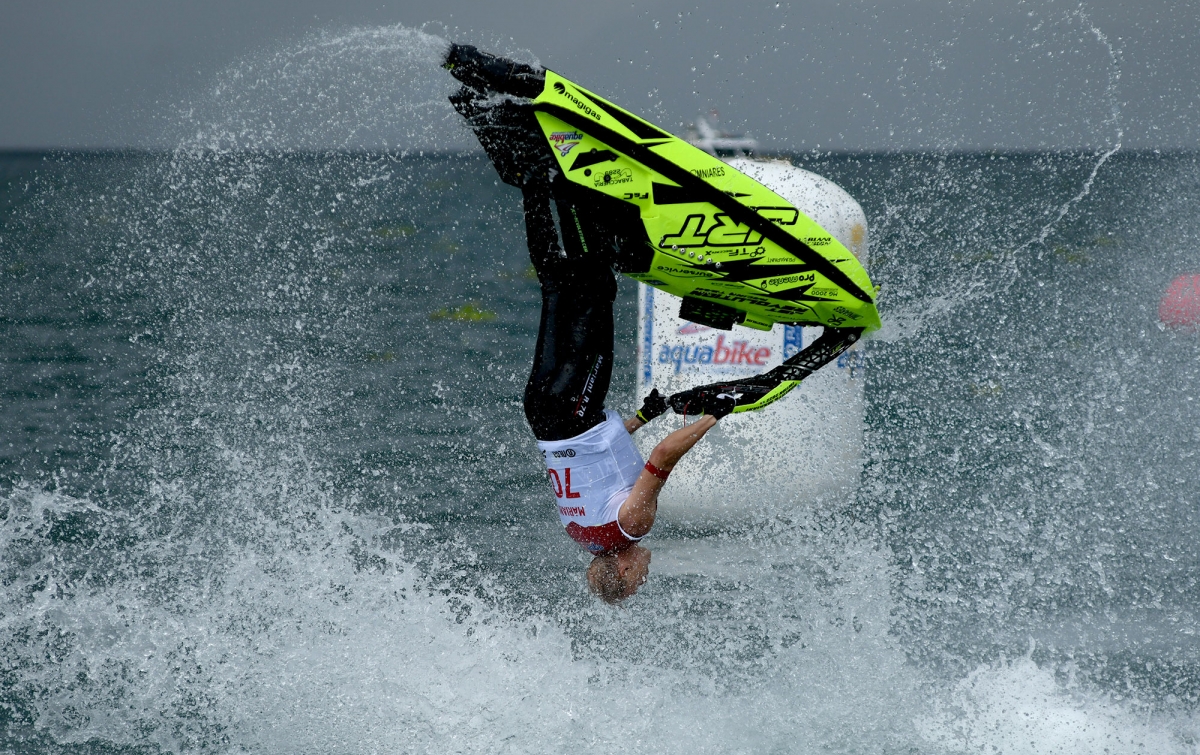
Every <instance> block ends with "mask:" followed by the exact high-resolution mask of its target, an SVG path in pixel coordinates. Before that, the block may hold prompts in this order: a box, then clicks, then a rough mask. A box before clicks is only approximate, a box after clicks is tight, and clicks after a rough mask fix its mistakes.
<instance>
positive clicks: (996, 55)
mask: <svg viewBox="0 0 1200 755" xmlns="http://www.w3.org/2000/svg"><path fill="white" fill-rule="evenodd" d="M1081 9H1082V10H1081ZM427 23H428V24H430V26H428V27H426V28H427V30H428V31H431V32H433V33H437V34H442V35H444V36H450V37H451V38H456V39H461V40H464V41H472V42H475V43H477V44H480V45H481V46H485V47H492V48H500V49H507V50H510V51H511V50H518V49H526V50H529V51H531V52H532V53H533V54H535V55H536V56H537V57H538V58H539V59H540V60H541V62H542V63H543V64H545V65H547V66H549V67H551V68H554V69H555V70H558V71H560V72H562V73H563V74H565V75H567V76H569V77H571V78H573V79H575V80H577V81H578V82H579V83H580V84H582V85H584V86H586V87H588V88H589V89H592V90H594V91H596V92H598V93H600V94H602V95H605V96H607V97H609V98H610V99H612V100H614V101H616V102H617V103H619V104H622V105H624V106H626V107H629V108H630V109H633V110H635V111H637V112H640V113H643V114H645V115H647V116H648V117H650V118H651V119H652V120H655V121H658V122H660V123H662V124H663V125H664V126H667V127H668V128H671V129H675V130H677V131H678V130H679V129H680V128H681V127H682V125H683V124H685V123H687V122H689V121H691V120H692V118H693V117H694V116H695V115H697V114H699V113H702V112H705V111H707V110H708V109H709V108H712V107H716V108H718V109H719V110H720V112H721V115H722V122H723V124H724V125H725V126H726V127H727V128H730V129H732V130H737V131H748V132H751V133H752V134H754V135H755V136H757V137H759V138H760V139H761V140H762V141H763V142H764V143H766V144H768V145H771V146H773V147H777V148H792V149H813V148H818V147H819V148H821V149H914V148H931V147H932V148H951V149H980V148H1071V147H1080V146H1086V147H1093V148H1095V147H1105V146H1108V145H1110V144H1112V143H1114V141H1115V139H1116V138H1117V134H1118V129H1120V131H1121V132H1122V133H1123V137H1122V143H1123V145H1124V146H1125V147H1127V148H1177V147H1188V148H1196V147H1200V83H1198V81H1200V77H1198V76H1197V74H1196V72H1197V71H1200V5H1198V4H1196V3H1195V2H1182V1H1175V0H1146V1H1141V2H1137V3H1134V2H1132V1H1130V0H1125V1H1124V2H1121V1H1119V0H1096V1H1095V2H1089V3H1087V4H1086V5H1083V6H1081V5H1079V4H1078V3H1075V2H1050V1H1047V0H1039V2H1015V1H1014V2H982V1H981V2H973V3H972V2H953V3H948V2H944V1H942V2H927V1H924V0H918V1H910V0H905V1H900V0H895V1H888V2H830V1H827V0H812V1H811V2H807V3H797V2H791V3H789V2H779V3H776V2H774V0H768V1H767V2H759V1H758V0H751V1H750V2H729V1H728V0H722V2H716V1H715V0H700V1H699V2H692V3H681V2H674V1H673V0H634V2H629V1H628V0H625V1H624V2H616V3H612V2H608V1H607V0H603V1H598V2H591V3H577V2H562V1H560V2H535V1H534V0H521V1H520V2H487V3H483V2H478V1H476V2H466V1H465V0H436V1H434V0H409V1H407V2H380V1H379V0H371V1H368V0H340V1H339V2H337V3H330V2H319V1H318V0H209V1H208V2H203V3H200V2H182V1H180V0H109V1H108V2H103V3H101V2H96V1H95V0H8V1H7V2H6V3H4V4H3V6H2V7H0V70H2V71H3V72H4V75H3V76H0V103H3V104H2V105H0V147H10V148H11V147H45V146H58V147H64V146H65V147H79V146H122V145H144V146H166V145H169V144H170V143H171V140H172V139H173V138H174V137H173V136H171V135H170V134H171V133H172V129H171V123H170V121H171V120H172V118H174V117H175V116H174V115H173V114H174V113H176V112H177V110H178V109H179V107H180V106H182V105H184V104H185V103H187V102H189V101H190V100H191V99H192V98H194V96H195V95H196V93H197V92H202V91H205V90H206V88H211V87H212V86H213V83H214V82H216V81H218V80H219V77H220V75H221V72H222V71H226V72H227V71H228V70H230V69H231V68H232V69H236V68H237V66H238V65H240V64H241V61H245V60H247V59H249V58H253V57H254V56H260V57H261V56H262V55H264V54H265V51H270V50H278V49H281V48H287V46H288V45H295V44H296V43H297V42H298V41H299V40H301V39H302V38H304V37H305V35H308V34H311V33H313V32H314V31H318V30H322V29H325V30H337V29H344V28H345V27H348V26H364V25H365V26H376V25H395V24H404V25H407V26H420V25H422V24H427ZM1101 36H1103V37H1105V38H1106V39H1107V40H1108V42H1109V43H1110V44H1111V46H1112V48H1113V50H1114V56H1115V58H1114V57H1110V53H1109V49H1108V47H1106V46H1105V44H1104V43H1103V42H1102V40H1101V39H1100V37H1101ZM1114 59H1115V63H1114ZM321 85H322V86H325V87H329V88H331V89H332V88H338V87H340V86H341V85H339V83H338V82H337V81H336V77H335V78H334V79H328V78H326V79H322V84H321ZM351 85H352V84H350V83H349V82H347V83H346V86H351ZM1114 114H1115V116H1116V117H1115V118H1114ZM372 133H373V134H374V135H373V136H370V137H364V138H365V139H366V140H367V141H370V140H371V139H375V138H378V139H380V140H382V141H385V142H387V143H389V144H397V143H399V142H401V141H402V140H403V137H402V136H398V135H391V136H389V135H387V134H383V135H382V136H381V135H380V134H378V133H375V132H372Z"/></svg>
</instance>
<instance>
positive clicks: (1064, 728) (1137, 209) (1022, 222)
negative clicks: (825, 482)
mask: <svg viewBox="0 0 1200 755" xmlns="http://www.w3.org/2000/svg"><path fill="white" fill-rule="evenodd" d="M437 49H438V40H436V39H431V38H428V37H426V36H425V35H421V34H418V33H415V32H411V31H409V30H402V29H400V30H398V29H376V30H359V31H356V32H354V33H351V34H343V35H340V36H339V35H330V36H326V37H318V38H315V39H313V40H310V41H309V42H306V43H305V44H304V45H301V46H299V47H293V48H287V49H285V50H283V51H282V52H277V53H271V54H269V55H264V56H263V57H261V58H259V59H256V60H253V61H249V62H247V63H246V64H244V65H242V66H239V67H237V68H235V69H233V70H232V71H231V72H229V73H228V74H227V75H225V76H224V77H222V78H221V79H220V81H218V82H216V83H215V84H214V86H213V87H212V90H211V91H209V92H207V93H205V94H204V95H203V96H201V97H199V98H198V101H197V102H196V103H194V104H193V105H192V106H189V107H188V108H181V109H180V111H179V112H178V113H177V114H176V115H175V116H173V120H170V121H169V128H168V129H167V130H168V131H171V130H172V129H173V130H174V131H173V133H175V136H174V138H175V139H176V140H177V144H178V146H177V147H176V148H174V149H171V150H165V151H160V152H129V153H96V154H89V153H54V154H22V155H6V156H4V157H3V158H0V171H2V172H0V177H2V179H3V183H2V184H0V222H2V226H0V276H2V277H0V281H2V283H0V292H2V296H0V317H2V320H0V334H2V335H0V365H2V368H0V369H2V370H3V373H2V375H3V387H4V399H3V402H0V575H2V582H0V585H2V589H0V749H3V751H6V752H70V753H101V752H103V753H154V752H220V753H225V752H231V753H232V752H256V753H257V752H262V753H331V752H345V753H393V752H395V753H406V752H415V753H423V752H431V753H443V752H480V753H496V752H513V753H522V752H539V753H540V752H566V751H569V750H586V751H601V750H605V749H610V748H629V749H633V750H636V751H641V752H651V753H673V752H679V753H683V752H720V753H739V752H744V753H764V752H778V753H817V752H845V753H897V752H904V753H957V752H972V753H974V752H986V753H994V752H1004V753H1009V752H1012V753H1049V752H1071V753H1093V752H1094V753H1126V752H1154V753H1172V752H1180V753H1186V752H1195V751H1197V749H1198V748H1200V745H1198V744H1197V743H1198V742H1200V739H1198V738H1200V717H1198V716H1197V710H1198V708H1200V639H1198V638H1197V630H1198V625H1197V616H1196V608H1195V607H1196V605H1197V598H1198V597H1200V587H1198V586H1197V574H1198V570H1197V569H1198V566H1200V564H1198V557H1197V552H1196V545H1195V544H1196V542H1197V540H1198V539H1200V523H1198V522H1197V513H1196V503H1197V495H1196V485H1197V481H1198V480H1200V455H1198V453H1197V451H1196V447H1197V441H1198V440H1200V430H1198V429H1197V428H1200V406H1197V405H1198V404H1200V398H1197V397H1198V395H1200V394H1198V392H1197V385H1198V382H1197V379H1198V377H1200V340H1197V337H1196V335H1195V334H1188V333H1177V332H1172V331H1167V330H1164V329H1162V328H1161V327H1159V326H1158V325H1157V323H1156V321H1155V313H1156V308H1157V302H1158V297H1159V296H1160V294H1161V292H1162V291H1163V290H1164V289H1165V286H1166V284H1167V282H1168V281H1169V280H1170V279H1171V277H1173V275H1175V274H1176V273H1178V272H1183V271H1188V270H1194V269H1195V268H1196V267H1197V266H1200V213H1198V212H1197V210H1196V208H1197V206H1200V205H1198V203H1197V202H1198V200H1200V165H1198V159H1200V158H1198V156H1197V155H1195V154H1191V153H1173V154H1158V153H1152V152H1146V153H1130V152H1121V151H1115V152H1113V151H1112V150H1097V151H1095V152H1081V153H1071V154H1063V153H1020V154H1017V153H987V154H962V153H938V154H854V155H828V154H804V155H795V156H793V158H792V159H793V160H795V161H796V162H797V164H799V165H801V166H802V167H805V168H807V169H810V170H813V171H815V172H818V173H820V174H822V175H826V176H828V177H830V178H832V179H833V180H834V181H836V182H838V183H839V184H841V185H842V186H844V187H845V188H846V189H847V190H849V191H850V193H851V194H852V195H854V196H855V197H856V198H857V199H858V200H859V201H860V202H861V203H862V205H863V207H864V208H865V209H866V211H867V214H868V217H869V220H870V223H871V227H872V236H873V239H874V243H873V249H872V250H871V259H870V269H871V272H872V276H873V279H874V280H876V281H877V282H880V283H882V285H883V294H882V298H881V311H882V313H883V318H884V321H885V328H884V330H883V331H882V332H881V333H880V334H879V335H878V336H876V337H875V338H873V339H872V340H871V341H870V342H869V343H867V344H866V346H867V358H866V373H865V374H866V379H867V394H866V396H867V405H868V410H867V418H866V419H867V437H866V447H865V449H864V458H865V469H864V472H863V476H862V481H861V485H860V486H859V488H858V489H857V490H856V491H854V492H853V493H852V494H851V495H847V496H830V497H829V498H827V499H824V500H796V501H794V505H792V506H790V507H783V508H780V507H777V506H772V507H769V508H767V507H759V506H757V505H756V504H757V502H758V499H759V497H760V496H761V495H762V492H761V491H757V490H755V489H753V488H752V487H748V486H739V485H738V481H737V480H736V479H733V480H722V481H721V484H722V485H724V486H726V487H727V488H728V489H729V490H730V491H731V492H730V495H732V496H736V497H737V499H738V501H739V502H740V503H741V504H742V505H744V506H745V507H746V508H747V509H748V510H749V511H750V512H751V514H750V515H749V516H748V517H744V518H742V519H740V520H739V521H738V522H737V524H736V525H731V526H730V527H721V526H720V525H719V524H717V525H706V527H705V528H703V529H697V528H688V527H686V526H682V525H680V524H679V523H674V522H671V521H663V522H660V523H659V526H658V527H657V528H656V531H655V533H654V537H652V538H651V539H650V540H649V541H648V542H649V545H650V547H651V549H652V550H653V552H654V562H653V568H652V576H651V578H650V580H649V582H648V583H647V584H646V586H645V587H644V588H643V589H642V590H641V592H640V593H639V594H638V595H637V596H636V597H635V598H633V599H631V600H630V601H628V602H627V603H626V605H625V606H623V607H621V608H612V607H609V606H606V605H604V604H601V603H599V602H598V601H596V600H595V599H594V598H592V597H590V596H589V595H588V593H587V590H586V587H585V584H584V581H583V578H582V575H583V569H584V567H585V565H586V561H587V559H586V557H585V556H584V555H583V554H582V552H580V551H579V549H578V548H576V547H575V546H574V545H573V544H572V543H571V542H570V541H569V540H568V539H567V538H566V537H565V536H564V534H563V533H562V531H561V527H560V525H559V524H558V522H557V517H556V516H555V514H554V508H553V505H552V498H551V497H550V494H549V491H548V489H547V487H546V482H545V476H544V469H543V467H542V466H541V465H540V463H539V459H538V456H537V453H536V450H535V447H534V445H533V442H532V439H531V438H530V436H529V432H528V430H527V428H526V426H525V424H524V417H523V412H522V408H521V395H522V391H523V387H524V381H525V377H526V374H527V370H528V367H529V364H530V359H531V355H532V349H533V343H534V338H535V335H536V329H537V322H538V307H539V294H538V288H537V283H536V280H535V279H534V277H533V276H532V275H531V269H530V266H529V263H528V260H527V257H526V253H525V250H524V236H523V228H522V216H521V212H520V202H519V196H518V194H517V192H516V191H515V190H513V189H511V188H509V187H506V186H504V185H503V184H500V183H499V182H498V180H497V178H496V176H495V173H494V171H493V170H492V168H491V167H490V166H489V165H488V163H487V162H486V160H485V159H483V158H482V156H481V155H479V154H478V153H472V152H467V153H459V152H457V151H456V150H458V149H459V148H460V147H463V146H465V145H469V143H470V142H469V135H467V134H466V133H465V132H464V131H463V129H462V128H461V126H459V125H458V123H457V121H456V120H455V116H454V114H453V112H452V111H451V110H450V109H449V107H448V105H446V104H445V99H444V98H445V95H446V94H448V93H449V92H450V91H451V90H452V82H450V81H448V80H447V77H445V76H444V74H443V73H442V72H441V71H439V70H438V69H437V67H436V50H437ZM397 71H400V72H401V73H403V75H402V76H399V75H398V74H396V72H397ZM397 77H398V78H397ZM385 81H390V82H391V83H392V84H396V82H397V81H399V82H400V84H402V86H400V84H397V86H399V89H396V90H387V91H384V89H382V87H383V84H384V83H385ZM297 109H300V110H303V113H302V114H301V115H296V112H297ZM289 119H298V120H289ZM294 122H303V123H304V124H306V126H305V128H304V129H302V130H297V129H295V128H294V127H289V126H288V124H289V123H294ZM393 122H396V123H400V124H401V128H402V129H405V128H407V129H408V131H407V133H406V141H405V146H398V147H396V148H395V149H386V150H378V151H362V150H354V149H350V147H352V146H353V145H354V143H355V139H356V138H357V137H356V136H355V130H356V129H360V128H364V127H368V126H371V125H372V124H374V125H377V126H379V127H381V128H382V127H383V124H391V123H393ZM306 140H307V141H306ZM331 143H333V144H335V145H344V146H345V147H346V148H338V149H330V148H329V146H328V145H329V144H331ZM413 145H416V146H413ZM1097 166H1099V169H1097ZM1089 182H1090V183H1089ZM1085 189H1086V190H1085ZM635 298H636V297H635V292H634V289H633V287H632V286H631V285H629V284H628V283H627V282H623V283H622V286H621V289H620V295H619V299H618V303H617V323H616V325H617V355H616V356H617V370H616V372H615V374H614V385H613V389H612V391H611V393H610V397H609V406H610V407H611V408H616V409H618V410H621V411H623V412H628V411H630V410H631V409H633V408H634V407H635V406H636V404H637V397H635V396H634V395H633V386H634V373H633V361H634V348H635V346H634V333H635V330H636V323H635V319H634V318H635V312H634V309H635V307H634V301H635ZM800 390H803V389H802V388H801V389H800ZM660 421H667V422H672V421H675V420H672V419H670V418H667V419H665V420H660ZM715 432H720V429H719V428H718V429H717V430H716V431H715ZM685 463H686V461H685ZM778 484H779V485H780V486H786V485H787V484H788V479H787V477H786V476H782V477H781V478H780V480H779V481H778Z"/></svg>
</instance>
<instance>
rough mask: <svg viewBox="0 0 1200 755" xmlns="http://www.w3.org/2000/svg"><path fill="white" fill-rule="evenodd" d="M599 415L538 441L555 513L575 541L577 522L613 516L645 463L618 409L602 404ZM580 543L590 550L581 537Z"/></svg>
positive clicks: (589, 523)
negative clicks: (566, 433)
mask: <svg viewBox="0 0 1200 755" xmlns="http://www.w3.org/2000/svg"><path fill="white" fill-rule="evenodd" d="M604 417H605V419H604V422H601V423H600V424H598V425H596V426H595V427H593V428H592V429H590V430H588V431H587V432H585V433H583V434H581V435H576V436H575V437H574V438H568V439H566V440H553V441H539V442H538V448H539V449H540V450H541V452H542V456H543V457H545V460H546V475H547V476H548V477H549V478H550V487H551V489H552V490H553V492H554V498H555V502H556V503H557V504H558V516H559V518H560V519H561V520H562V523H563V526H564V527H566V528H567V532H568V533H570V534H571V537H573V538H575V539H576V540H579V541H580V542H581V543H584V540H583V539H581V538H580V537H579V536H577V533H578V531H579V529H580V528H584V529H590V528H593V527H603V526H604V525H610V524H612V523H614V522H616V521H617V514H618V513H619V512H620V510H621V504H622V503H624V502H625V499H626V498H628V497H629V493H630V491H631V490H633V483H634V482H636V481H637V478H638V475H640V474H641V472H642V467H644V466H645V462H644V461H643V460H642V455H641V454H640V453H638V450H637V447H636V446H634V445H633V438H632V437H631V436H630V435H629V433H628V432H627V431H626V430H625V424H624V423H623V422H622V421H621V417H620V415H618V414H617V413H616V412H614V411H612V410H606V411H605V412H604ZM619 526H620V525H618V528H619ZM580 534H582V533H580ZM621 534H624V533H621ZM625 537H627V538H629V540H637V539H638V538H633V537H629V536H628V535H625ZM584 547H586V548H588V550H592V551H596V549H595V548H592V547H589V546H588V544H587V543H584Z"/></svg>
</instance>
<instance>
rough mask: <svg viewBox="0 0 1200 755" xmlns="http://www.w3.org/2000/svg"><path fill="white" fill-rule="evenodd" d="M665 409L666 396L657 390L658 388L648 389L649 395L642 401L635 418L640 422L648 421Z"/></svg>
mask: <svg viewBox="0 0 1200 755" xmlns="http://www.w3.org/2000/svg"><path fill="white" fill-rule="evenodd" d="M666 410H667V397H666V396H664V395H662V394H661V393H659V392H658V389H657V388H655V389H654V390H652V391H650V395H649V396H647V397H646V398H645V400H644V401H642V408H641V409H638V410H637V418H638V419H640V420H641V421H642V422H649V421H650V420H652V419H654V418H655V417H657V416H659V415H660V414H662V413H663V412H665V411H666Z"/></svg>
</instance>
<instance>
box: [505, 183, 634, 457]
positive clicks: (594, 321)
mask: <svg viewBox="0 0 1200 755" xmlns="http://www.w3.org/2000/svg"><path fill="white" fill-rule="evenodd" d="M523 192H524V198H525V229H526V233H527V238H528V243H529V258H530V260H532V262H533V266H534V269H535V270H537V276H538V281H539V282H540V283H541V285H542V319H541V324H540V325H539V326H538V339H537V348H536V351H535V352H534V357H533V370H532V371H531V372H530V374H529V382H528V383H526V385H525V417H526V419H527V420H528V421H529V426H530V427H531V428H532V429H533V434H534V436H535V437H537V439H538V440H564V439H566V438H572V437H575V436H576V435H580V434H582V433H585V432H587V431H588V430H590V429H591V428H593V427H595V426H596V425H598V424H600V423H601V422H603V421H604V399H605V397H606V396H607V395H608V386H609V382H610V381H611V379H612V361H613V300H614V299H615V298H616V295H617V282H616V279H615V277H614V274H613V270H612V268H611V267H610V266H609V265H608V263H607V262H606V261H605V260H604V259H603V258H602V257H601V255H600V250H595V249H593V250H587V251H585V250H584V248H583V244H581V243H580V240H579V237H578V236H576V235H575V234H573V233H564V234H563V244H560V243H559V240H558V234H557V232H556V231H555V227H554V220H553V218H552V216H551V213H550V192H549V185H548V182H542V181H537V182H536V183H534V184H533V185H530V184H527V185H526V186H525V187H523ZM558 208H559V213H560V217H563V216H566V215H568V213H569V212H570V208H569V206H568V205H567V204H566V203H564V202H563V201H562V200H560V201H559V203H558Z"/></svg>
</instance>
